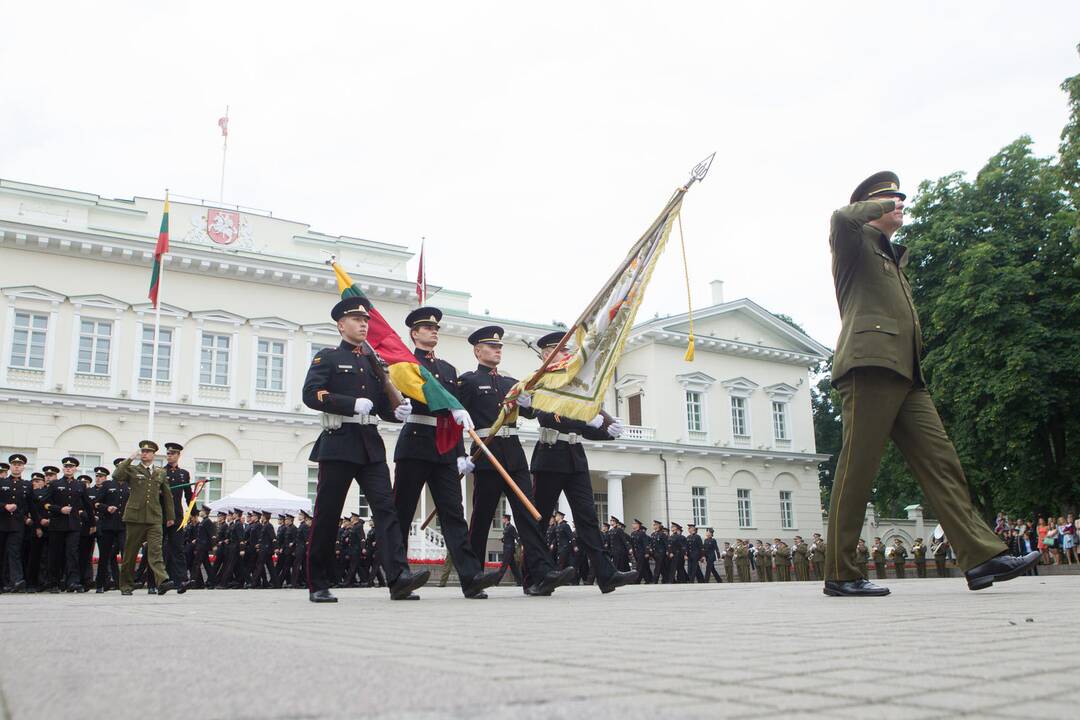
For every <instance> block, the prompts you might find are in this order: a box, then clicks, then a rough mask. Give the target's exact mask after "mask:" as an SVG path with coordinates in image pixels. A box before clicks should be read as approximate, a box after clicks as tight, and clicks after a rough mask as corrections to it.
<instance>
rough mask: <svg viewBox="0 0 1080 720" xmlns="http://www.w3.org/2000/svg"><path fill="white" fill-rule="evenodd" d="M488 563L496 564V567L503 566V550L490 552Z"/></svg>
mask: <svg viewBox="0 0 1080 720" xmlns="http://www.w3.org/2000/svg"><path fill="white" fill-rule="evenodd" d="M487 561H488V562H489V563H495V564H496V565H502V550H488V554H487Z"/></svg>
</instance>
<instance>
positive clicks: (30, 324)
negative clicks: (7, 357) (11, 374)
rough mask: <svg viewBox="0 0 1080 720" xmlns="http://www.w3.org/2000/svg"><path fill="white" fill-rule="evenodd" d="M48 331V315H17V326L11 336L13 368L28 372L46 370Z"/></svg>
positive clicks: (11, 363) (20, 313)
mask: <svg viewBox="0 0 1080 720" xmlns="http://www.w3.org/2000/svg"><path fill="white" fill-rule="evenodd" d="M48 329H49V316H48V315H38V314H36V313H26V312H17V313H15V326H14V328H13V333H12V336H11V362H10V365H11V367H13V368H25V369H27V370H43V369H44V368H45V334H46V333H47V332H48Z"/></svg>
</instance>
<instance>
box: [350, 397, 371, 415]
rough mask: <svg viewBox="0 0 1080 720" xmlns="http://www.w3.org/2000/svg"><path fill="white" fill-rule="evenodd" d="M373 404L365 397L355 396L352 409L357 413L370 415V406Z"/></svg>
mask: <svg viewBox="0 0 1080 720" xmlns="http://www.w3.org/2000/svg"><path fill="white" fill-rule="evenodd" d="M373 407H375V405H374V404H373V403H372V402H371V401H370V400H368V399H367V398H356V404H355V405H353V410H354V411H355V412H356V414H357V415H370V414H371V408H373Z"/></svg>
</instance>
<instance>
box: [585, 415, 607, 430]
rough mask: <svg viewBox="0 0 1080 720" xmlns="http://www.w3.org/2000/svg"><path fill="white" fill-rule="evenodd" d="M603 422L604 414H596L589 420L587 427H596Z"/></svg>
mask: <svg viewBox="0 0 1080 720" xmlns="http://www.w3.org/2000/svg"><path fill="white" fill-rule="evenodd" d="M603 424H604V416H603V415H597V416H596V417H594V418H593V419H592V420H590V421H589V423H588V425H589V427H591V428H598V427H600V426H601V425H603Z"/></svg>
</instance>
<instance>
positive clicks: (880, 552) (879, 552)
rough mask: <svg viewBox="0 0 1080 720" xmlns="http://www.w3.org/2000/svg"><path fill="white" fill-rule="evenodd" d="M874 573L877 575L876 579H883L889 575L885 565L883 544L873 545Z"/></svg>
mask: <svg viewBox="0 0 1080 720" xmlns="http://www.w3.org/2000/svg"><path fill="white" fill-rule="evenodd" d="M873 554H874V574H876V575H877V578H878V580H884V579H885V578H887V577H889V573H888V569H887V568H886V567H885V546H884V545H882V544H880V543H876V544H875V545H874V550H873Z"/></svg>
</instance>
